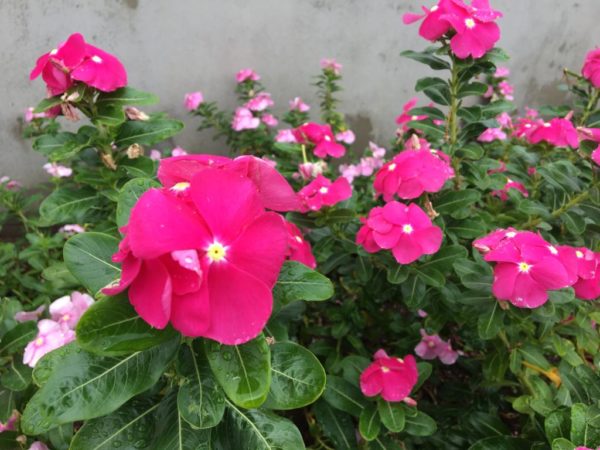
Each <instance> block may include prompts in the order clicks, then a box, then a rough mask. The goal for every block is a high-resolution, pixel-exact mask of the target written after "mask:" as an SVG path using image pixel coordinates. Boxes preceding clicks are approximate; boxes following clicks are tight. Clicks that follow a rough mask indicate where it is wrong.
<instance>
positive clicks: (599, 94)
mask: <svg viewBox="0 0 600 450" xmlns="http://www.w3.org/2000/svg"><path fill="white" fill-rule="evenodd" d="M599 99H600V89H594V93H593V94H592V95H591V96H590V100H589V101H588V104H587V105H586V107H585V109H584V110H583V115H582V116H581V119H579V126H580V127H582V126H584V125H585V122H586V121H587V120H588V118H589V117H590V114H591V113H592V111H593V110H594V109H595V108H596V105H597V104H598V100H599Z"/></svg>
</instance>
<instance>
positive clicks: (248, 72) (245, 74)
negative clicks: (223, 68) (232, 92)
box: [235, 69, 260, 83]
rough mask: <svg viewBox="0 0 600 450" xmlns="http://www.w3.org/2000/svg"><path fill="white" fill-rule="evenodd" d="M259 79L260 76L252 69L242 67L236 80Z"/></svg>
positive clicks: (239, 81)
mask: <svg viewBox="0 0 600 450" xmlns="http://www.w3.org/2000/svg"><path fill="white" fill-rule="evenodd" d="M247 80H250V81H258V80H260V76H259V75H258V74H257V73H256V72H255V71H254V70H252V69H242V70H240V71H239V72H238V73H237V74H236V75H235V81H237V82H238V83H243V82H244V81H247Z"/></svg>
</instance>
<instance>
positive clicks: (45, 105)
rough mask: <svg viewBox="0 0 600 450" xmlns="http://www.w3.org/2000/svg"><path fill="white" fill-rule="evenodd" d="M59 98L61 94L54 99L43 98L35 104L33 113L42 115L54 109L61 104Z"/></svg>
mask: <svg viewBox="0 0 600 450" xmlns="http://www.w3.org/2000/svg"><path fill="white" fill-rule="evenodd" d="M61 97H62V94H59V95H55V96H54V97H49V98H45V99H44V100H42V101H41V102H39V103H38V104H37V106H36V107H35V108H34V110H33V112H34V113H36V114H39V113H43V112H45V111H48V110H49V109H50V108H54V107H55V106H57V105H60V104H61V103H62V100H61Z"/></svg>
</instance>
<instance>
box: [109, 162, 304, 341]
mask: <svg viewBox="0 0 600 450" xmlns="http://www.w3.org/2000/svg"><path fill="white" fill-rule="evenodd" d="M158 178H159V180H160V181H161V183H162V186H163V187H162V188H154V189H150V190H149V191H147V192H145V193H144V194H143V195H142V196H141V197H140V199H139V201H138V202H137V203H136V205H135V206H134V208H133V209H132V211H131V217H130V220H129V223H128V224H127V225H126V226H125V227H124V228H123V229H122V232H123V233H124V235H125V237H124V239H123V240H122V241H121V243H120V245H119V252H118V253H116V254H115V255H114V256H113V260H114V261H115V262H120V263H121V264H122V274H121V279H120V280H119V282H118V284H116V285H111V286H109V287H107V288H105V289H103V292H104V293H105V294H107V295H115V294H117V293H119V292H121V291H123V290H124V289H126V288H129V300H130V302H131V304H132V305H133V307H134V308H135V310H136V311H137V312H138V314H139V315H140V316H141V317H142V318H143V319H144V320H145V321H146V322H148V323H149V324H150V325H152V326H154V327H156V328H164V327H165V326H166V325H167V324H168V323H169V322H170V323H171V324H172V325H173V326H174V327H175V328H176V329H177V330H179V331H180V332H181V333H182V334H184V335H186V336H194V337H196V336H203V337H207V338H210V339H214V340H216V341H218V342H221V343H223V344H236V345H237V344H241V343H243V342H247V341H248V340H250V339H252V338H254V337H256V336H257V335H258V333H260V332H261V330H262V329H263V328H264V325H265V324H266V322H267V320H268V318H269V316H270V314H271V310H272V305H273V299H272V288H273V286H274V284H275V282H276V281H277V277H278V275H279V271H280V268H281V265H282V264H283V262H284V260H285V259H286V258H289V259H294V260H297V261H299V262H302V263H305V264H307V265H309V266H312V267H314V257H312V253H311V250H310V245H309V244H308V243H307V242H306V241H305V240H304V239H303V237H302V235H301V233H300V231H299V230H298V228H297V227H295V226H292V225H290V224H287V223H286V221H285V220H284V219H283V217H282V216H281V215H279V214H277V213H276V212H273V211H282V212H283V211H296V210H298V209H300V207H301V202H300V199H299V197H298V195H297V194H296V193H295V192H294V191H293V189H292V187H291V186H290V185H289V184H288V182H287V181H286V180H285V178H284V177H283V176H282V175H281V174H280V173H279V172H277V171H276V170H275V169H274V168H273V167H272V165H271V164H269V163H268V162H266V161H264V160H262V159H259V158H256V157H253V156H241V157H238V158H235V159H233V160H232V159H229V158H226V157H222V156H214V155H184V156H180V157H174V158H167V159H162V160H161V161H160V166H159V170H158ZM269 210H271V211H269Z"/></svg>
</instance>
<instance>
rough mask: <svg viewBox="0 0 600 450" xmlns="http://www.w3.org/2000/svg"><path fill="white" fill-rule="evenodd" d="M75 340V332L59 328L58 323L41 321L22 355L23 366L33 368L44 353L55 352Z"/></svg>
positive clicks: (46, 320)
mask: <svg viewBox="0 0 600 450" xmlns="http://www.w3.org/2000/svg"><path fill="white" fill-rule="evenodd" d="M73 340H75V332H74V331H73V330H71V329H69V328H66V327H63V326H61V324H59V323H58V322H55V321H53V320H48V319H42V320H40V321H39V322H38V334H37V336H36V338H35V339H34V340H33V341H31V342H30V343H29V344H27V347H25V353H24V355H23V364H27V365H28V366H30V367H35V365H36V364H37V362H38V361H39V360H40V358H41V357H42V356H44V355H45V354H46V353H50V352H51V351H52V350H56V349H57V348H59V347H62V346H63V345H66V344H68V343H69V342H71V341H73Z"/></svg>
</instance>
